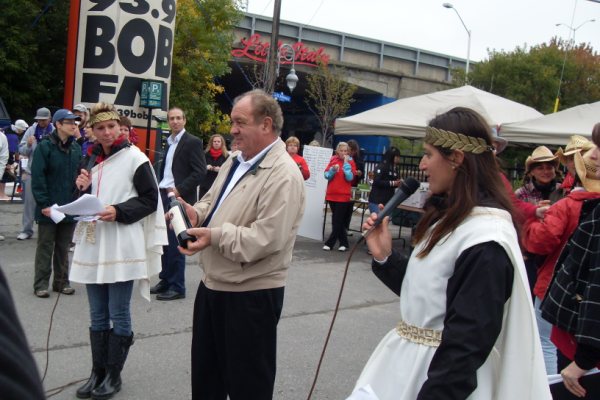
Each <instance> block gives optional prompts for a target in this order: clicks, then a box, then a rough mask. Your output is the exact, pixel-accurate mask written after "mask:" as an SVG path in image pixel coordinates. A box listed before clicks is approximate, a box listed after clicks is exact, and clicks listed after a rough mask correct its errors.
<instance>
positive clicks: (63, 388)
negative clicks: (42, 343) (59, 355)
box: [42, 279, 87, 399]
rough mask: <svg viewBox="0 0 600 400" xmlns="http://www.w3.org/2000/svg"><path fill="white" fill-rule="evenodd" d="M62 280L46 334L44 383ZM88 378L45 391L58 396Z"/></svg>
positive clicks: (47, 396)
mask: <svg viewBox="0 0 600 400" xmlns="http://www.w3.org/2000/svg"><path fill="white" fill-rule="evenodd" d="M61 280H62V282H61V284H60V287H59V290H58V291H57V292H58V293H57V296H56V301H55V302H54V306H53V307H52V312H51V313H50V323H49V325H48V334H47V335H46V365H45V366H44V374H43V375H42V385H43V384H44V380H45V379H46V375H47V374H48V366H49V365H50V333H51V332H52V323H53V321H54V312H55V311H56V307H57V306H58V301H59V300H60V295H61V294H62V290H63V288H64V287H65V282H64V279H61ZM85 380H87V378H83V379H78V380H75V381H72V382H69V383H66V384H64V385H62V386H58V387H55V388H52V389H48V390H46V391H44V394H45V395H46V398H48V399H49V398H50V397H53V396H56V395H57V394H59V393H61V392H62V391H63V390H65V389H66V388H68V387H69V386H73V385H76V384H78V383H80V382H83V381H85Z"/></svg>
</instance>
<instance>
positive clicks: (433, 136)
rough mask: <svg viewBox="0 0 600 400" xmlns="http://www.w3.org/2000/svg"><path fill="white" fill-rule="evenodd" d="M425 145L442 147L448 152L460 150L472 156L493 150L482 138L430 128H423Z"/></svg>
mask: <svg viewBox="0 0 600 400" xmlns="http://www.w3.org/2000/svg"><path fill="white" fill-rule="evenodd" d="M425 143H427V144H430V145H432V146H438V147H443V148H446V149H450V150H461V151H464V152H465V153H473V154H481V153H483V152H485V151H493V150H494V148H493V147H492V146H490V145H489V144H487V143H486V142H485V140H484V139H483V138H478V137H473V136H467V135H464V134H462V133H454V132H450V131H445V130H443V129H438V128H433V127H431V126H428V127H427V128H425Z"/></svg>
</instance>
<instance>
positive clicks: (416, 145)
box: [390, 137, 423, 156]
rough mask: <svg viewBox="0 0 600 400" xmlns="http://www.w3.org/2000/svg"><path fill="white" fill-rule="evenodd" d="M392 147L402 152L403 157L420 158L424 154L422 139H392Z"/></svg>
mask: <svg viewBox="0 0 600 400" xmlns="http://www.w3.org/2000/svg"><path fill="white" fill-rule="evenodd" d="M390 139H391V141H392V146H394V147H395V148H397V149H398V150H400V154H402V155H403V156H420V155H422V154H423V141H422V140H421V139H406V138H401V137H392V138H390Z"/></svg>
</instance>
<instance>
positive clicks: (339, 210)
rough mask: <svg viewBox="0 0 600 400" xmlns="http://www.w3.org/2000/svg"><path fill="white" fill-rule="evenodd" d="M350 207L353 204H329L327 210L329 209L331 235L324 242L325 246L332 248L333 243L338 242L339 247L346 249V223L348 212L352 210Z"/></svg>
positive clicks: (334, 202) (333, 202) (331, 202)
mask: <svg viewBox="0 0 600 400" xmlns="http://www.w3.org/2000/svg"><path fill="white" fill-rule="evenodd" d="M352 205H353V203H346V202H343V203H338V202H336V201H330V202H329V208H331V234H330V235H329V239H327V240H326V241H325V245H327V246H329V247H331V248H333V246H335V243H336V242H337V241H338V240H339V242H340V246H346V247H348V235H347V233H346V221H347V218H348V210H349V209H351V208H352Z"/></svg>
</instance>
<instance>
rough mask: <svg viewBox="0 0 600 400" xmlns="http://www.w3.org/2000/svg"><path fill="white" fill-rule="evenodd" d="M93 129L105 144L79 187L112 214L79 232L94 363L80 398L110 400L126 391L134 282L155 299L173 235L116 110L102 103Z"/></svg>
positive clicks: (76, 274) (79, 271)
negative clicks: (153, 281) (155, 282)
mask: <svg viewBox="0 0 600 400" xmlns="http://www.w3.org/2000/svg"><path fill="white" fill-rule="evenodd" d="M89 123H90V125H91V127H92V129H93V132H94V135H95V136H96V138H97V143H96V144H95V145H94V147H93V148H92V150H91V152H90V155H89V159H88V160H87V161H86V162H85V165H86V166H87V167H88V168H90V170H89V171H88V170H86V169H82V170H81V173H80V175H79V176H78V177H77V180H76V182H75V183H76V185H77V187H78V188H79V189H80V190H82V191H87V192H89V193H90V194H91V195H93V196H96V197H98V199H99V200H100V201H101V202H102V203H103V204H105V210H104V211H102V212H100V213H98V214H97V215H96V219H95V220H93V219H94V218H85V219H84V220H82V221H80V222H79V224H78V225H77V228H76V230H75V238H74V241H75V243H76V246H75V252H74V254H73V263H72V267H71V274H70V276H69V277H70V279H71V280H72V281H74V282H81V283H85V284H86V287H87V293H88V300H89V304H90V319H91V326H90V342H91V347H92V363H93V366H92V373H91V376H90V378H89V380H88V381H87V382H86V383H85V384H84V385H83V386H82V387H81V388H79V389H78V390H77V397H79V398H88V397H90V396H91V397H92V398H101V399H108V398H111V397H112V396H113V395H114V394H115V393H116V392H118V391H119V390H120V389H121V376H120V372H121V370H122V368H123V364H124V363H125V360H126V358H127V354H128V352H129V347H130V346H131V345H132V344H133V332H132V328H131V316H130V300H131V294H132V291H133V282H134V281H138V282H139V289H140V291H141V294H142V296H143V297H144V298H146V299H148V300H150V289H149V288H150V286H149V278H150V277H151V276H152V275H155V274H157V273H158V272H159V271H160V265H161V264H160V256H161V254H162V246H163V245H166V244H167V232H166V226H165V219H164V213H163V210H162V205H161V202H160V201H158V199H159V194H158V185H157V183H156V178H155V176H154V173H153V170H152V167H151V165H150V161H149V160H148V158H147V157H146V156H145V155H144V154H143V153H142V152H141V151H140V150H139V149H138V148H137V147H135V146H132V145H131V144H130V143H129V142H128V141H127V140H126V138H125V136H124V135H120V132H119V113H118V112H117V111H116V109H115V108H114V106H112V105H110V104H106V103H98V104H96V105H95V106H94V107H93V108H92V110H91V117H90V122H89ZM111 324H112V326H111Z"/></svg>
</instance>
